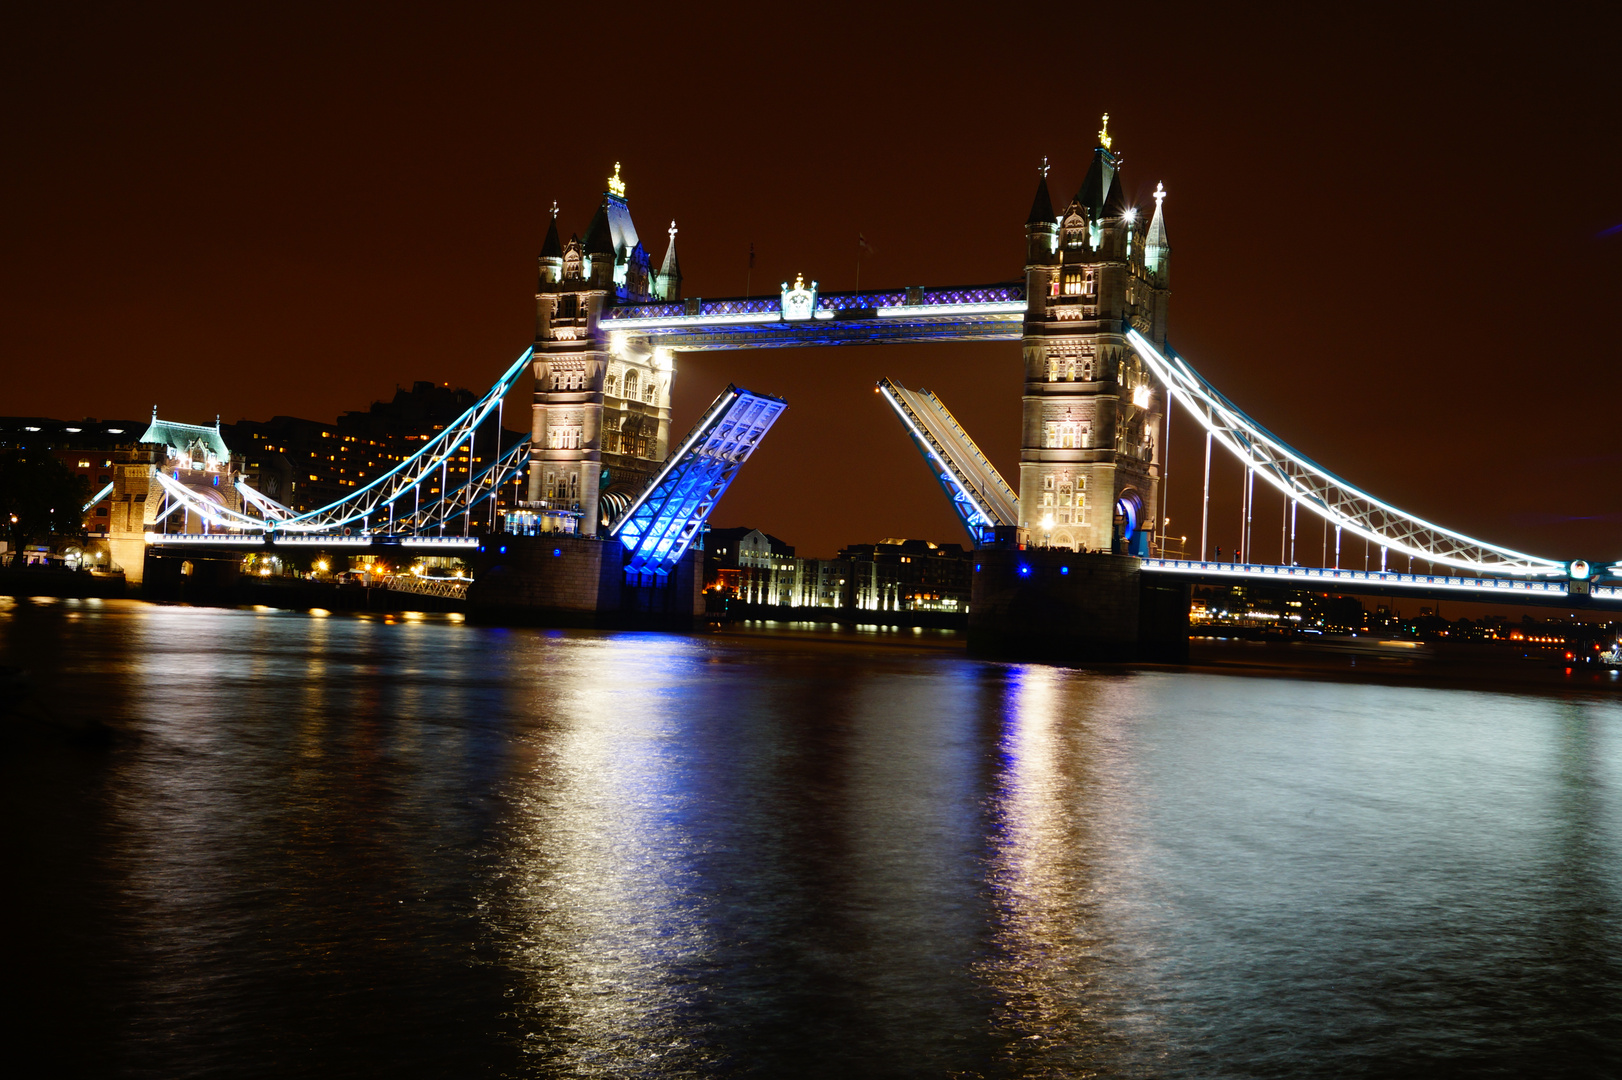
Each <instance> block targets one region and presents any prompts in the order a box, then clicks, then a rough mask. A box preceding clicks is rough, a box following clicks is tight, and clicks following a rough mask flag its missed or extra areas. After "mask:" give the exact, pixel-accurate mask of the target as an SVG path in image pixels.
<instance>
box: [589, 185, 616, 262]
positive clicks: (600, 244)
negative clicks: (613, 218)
mask: <svg viewBox="0 0 1622 1080" xmlns="http://www.w3.org/2000/svg"><path fill="white" fill-rule="evenodd" d="M584 246H585V249H586V254H587V255H613V254H615V251H614V236H613V231H612V230H611V229H610V228H609V225H608V200H607V199H604V200H603V203H602V205H601V206H599V207H597V213H596V214H595V215H594V216H593V217H592V219H591V224H590V225H588V226H586V240H585V244H584Z"/></svg>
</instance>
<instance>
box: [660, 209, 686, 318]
mask: <svg viewBox="0 0 1622 1080" xmlns="http://www.w3.org/2000/svg"><path fill="white" fill-rule="evenodd" d="M658 296H659V299H661V300H680V299H681V262H680V261H679V260H678V259H677V258H676V222H675V221H674V220H672V221H671V223H670V246H669V247H667V248H665V261H664V262H663V263H661V264H660V266H659V285H658Z"/></svg>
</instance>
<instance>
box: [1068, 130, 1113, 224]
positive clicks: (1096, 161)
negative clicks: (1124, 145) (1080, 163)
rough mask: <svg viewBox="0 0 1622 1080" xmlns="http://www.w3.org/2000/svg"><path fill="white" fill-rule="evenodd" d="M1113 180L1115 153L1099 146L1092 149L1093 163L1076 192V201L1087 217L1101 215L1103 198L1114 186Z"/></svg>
mask: <svg viewBox="0 0 1622 1080" xmlns="http://www.w3.org/2000/svg"><path fill="white" fill-rule="evenodd" d="M1114 181H1115V155H1114V154H1112V153H1110V152H1109V151H1108V150H1106V149H1104V148H1103V147H1102V146H1100V147H1099V148H1098V149H1096V150H1094V151H1093V163H1092V164H1091V165H1089V166H1088V167H1087V177H1086V179H1084V180H1082V182H1081V189H1080V190H1079V191H1077V192H1076V202H1077V203H1079V204H1080V206H1081V208H1082V209H1083V210H1085V211H1087V215H1088V216H1089V217H1091V218H1093V219H1095V220H1096V219H1097V218H1099V217H1100V216H1102V215H1103V213H1104V199H1105V198H1106V197H1107V196H1108V194H1109V189H1110V188H1112V187H1114V186H1115V184H1114Z"/></svg>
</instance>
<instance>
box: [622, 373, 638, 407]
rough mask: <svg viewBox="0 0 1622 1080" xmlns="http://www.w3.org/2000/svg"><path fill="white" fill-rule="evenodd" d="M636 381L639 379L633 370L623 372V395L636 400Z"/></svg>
mask: <svg viewBox="0 0 1622 1080" xmlns="http://www.w3.org/2000/svg"><path fill="white" fill-rule="evenodd" d="M638 382H639V380H638V378H637V374H636V372H635V371H627V372H626V373H625V396H626V397H628V398H630V399H631V400H632V401H635V400H636V392H637V389H638Z"/></svg>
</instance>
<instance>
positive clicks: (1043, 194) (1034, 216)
mask: <svg viewBox="0 0 1622 1080" xmlns="http://www.w3.org/2000/svg"><path fill="white" fill-rule="evenodd" d="M1025 224H1027V225H1051V224H1053V197H1052V196H1050V195H1049V194H1048V170H1047V164H1046V162H1044V163H1043V165H1042V176H1041V178H1040V179H1038V180H1037V181H1036V198H1034V199H1032V200H1031V213H1030V216H1028V217H1027V218H1026V219H1025Z"/></svg>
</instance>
